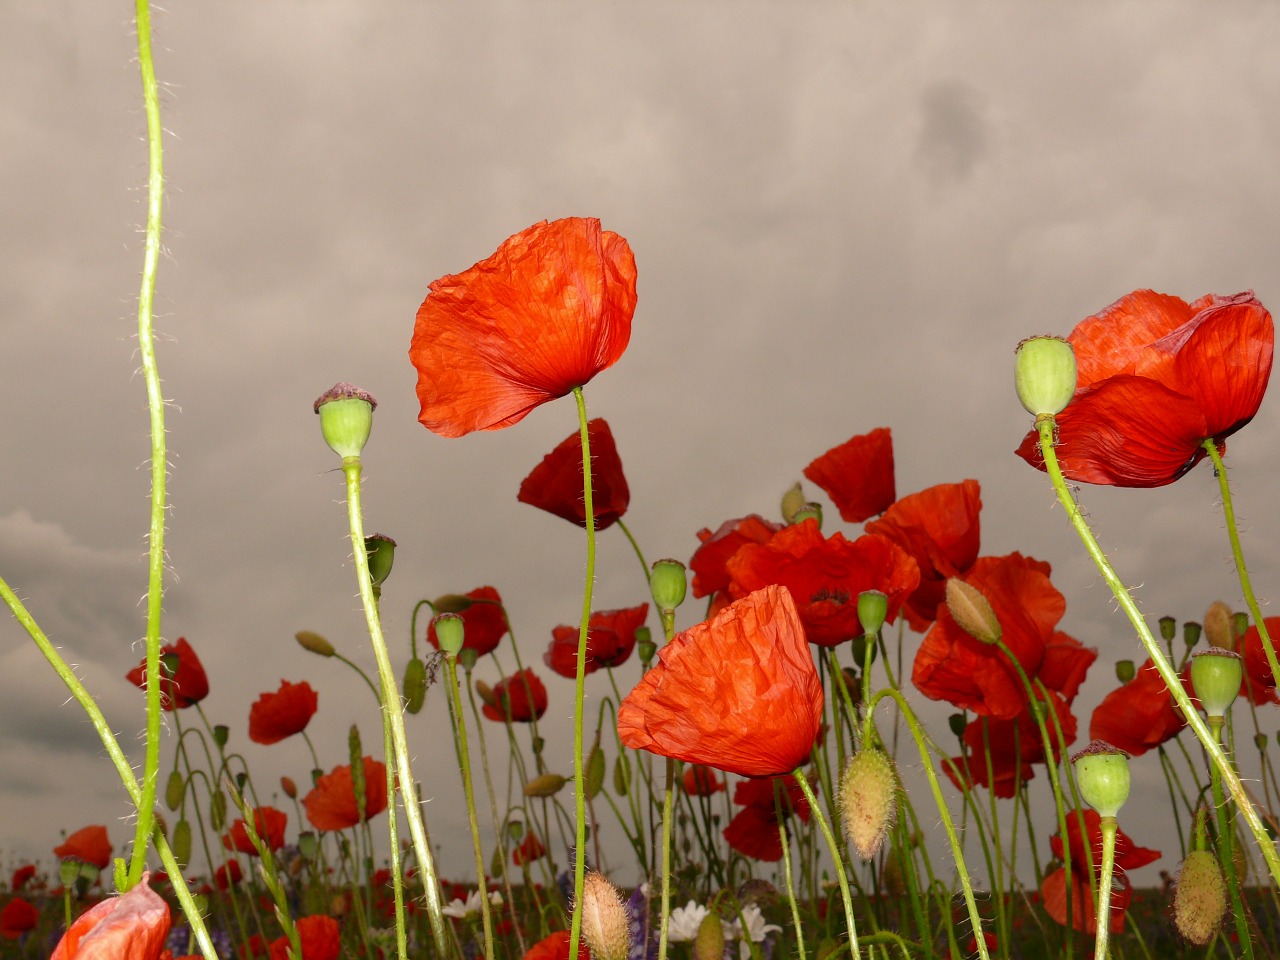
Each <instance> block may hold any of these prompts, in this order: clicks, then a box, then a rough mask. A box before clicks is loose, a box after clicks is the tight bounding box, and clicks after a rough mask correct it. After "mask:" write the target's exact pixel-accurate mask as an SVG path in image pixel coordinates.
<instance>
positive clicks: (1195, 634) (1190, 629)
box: [1182, 620, 1200, 649]
mask: <svg viewBox="0 0 1280 960" xmlns="http://www.w3.org/2000/svg"><path fill="white" fill-rule="evenodd" d="M1182 642H1183V643H1185V644H1186V645H1187V649H1190V648H1191V647H1194V646H1195V645H1196V644H1197V643H1199V642H1200V624H1198V623H1196V622H1195V621H1194V620H1188V621H1187V622H1186V623H1184V624H1183V625H1182Z"/></svg>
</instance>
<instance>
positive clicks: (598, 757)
mask: <svg viewBox="0 0 1280 960" xmlns="http://www.w3.org/2000/svg"><path fill="white" fill-rule="evenodd" d="M604 768H605V764H604V751H603V750H602V749H600V741H599V740H597V741H596V742H595V743H593V744H592V745H591V752H590V753H588V754H587V763H586V766H585V767H584V768H583V776H584V778H585V781H586V782H585V783H584V784H583V786H582V793H583V796H585V797H586V798H587V799H588V800H594V799H595V798H596V796H597V795H598V794H599V793H600V791H601V790H602V789H603V788H604Z"/></svg>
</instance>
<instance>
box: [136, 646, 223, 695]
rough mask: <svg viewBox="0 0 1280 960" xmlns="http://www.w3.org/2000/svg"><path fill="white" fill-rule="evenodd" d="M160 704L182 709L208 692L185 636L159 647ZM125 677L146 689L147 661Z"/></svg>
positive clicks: (201, 668)
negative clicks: (175, 641)
mask: <svg viewBox="0 0 1280 960" xmlns="http://www.w3.org/2000/svg"><path fill="white" fill-rule="evenodd" d="M160 656H161V663H160V673H161V679H160V706H161V707H162V708H163V709H164V710H169V711H172V710H174V709H178V710H183V709H185V708H187V707H191V706H195V705H196V704H197V703H199V702H200V701H201V700H203V699H204V698H205V697H207V696H208V695H209V678H208V677H207V676H205V672H204V666H203V665H202V664H201V663H200V658H199V657H197V656H196V652H195V650H193V649H191V644H189V643H187V639H186V637H179V638H178V642H177V643H174V644H169V645H168V646H164V647H161V648H160ZM125 679H126V680H128V681H129V682H130V683H132V684H133V685H134V686H135V687H137V688H138V689H140V690H145V689H147V661H146V658H145V657H144V658H143V659H142V662H141V663H139V664H138V665H137V666H136V667H134V668H133V669H132V670H130V671H129V672H128V673H126V674H125Z"/></svg>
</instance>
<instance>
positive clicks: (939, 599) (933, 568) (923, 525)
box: [865, 480, 982, 633]
mask: <svg viewBox="0 0 1280 960" xmlns="http://www.w3.org/2000/svg"><path fill="white" fill-rule="evenodd" d="M981 510H982V491H981V488H980V487H979V486H978V481H977V480H963V481H961V482H960V483H940V484H938V485H937V486H934V487H929V488H928V489H926V490H921V491H920V492H919V493H912V494H908V495H907V496H905V497H903V498H902V499H901V500H899V501H898V502H897V503H894V504H892V505H891V506H890V507H889V509H887V510H886V511H885V512H884V516H882V517H880V518H879V519H877V520H872V521H871V522H870V523H868V524H867V525H866V528H865V529H866V531H867V533H874V534H878V535H880V536H882V537H885V538H887V539H889V540H892V541H893V542H894V543H896V544H897V545H898V546H900V547H901V548H902V549H903V550H905V551H907V553H909V554H910V555H911V557H912V559H914V560H915V562H916V566H918V567H919V568H920V586H919V587H917V588H916V590H915V592H914V593H912V594H911V596H910V597H908V598H907V602H906V605H905V606H904V607H903V610H902V612H903V614H904V615H905V616H906V618H907V623H909V624H910V625H911V629H912V630H917V631H920V632H922V633H923V632H924V631H925V630H928V629H929V624H931V623H933V620H934V617H935V616H936V615H937V612H938V604H940V603H943V602H945V600H946V593H947V580H948V579H949V578H950V577H963V576H964V575H965V574H966V573H968V572H969V568H970V567H972V566H973V564H974V561H975V560H977V559H978V543H979V540H980V530H981V528H980V525H979V521H978V514H979V512H980V511H981Z"/></svg>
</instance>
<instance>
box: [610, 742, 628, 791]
mask: <svg viewBox="0 0 1280 960" xmlns="http://www.w3.org/2000/svg"><path fill="white" fill-rule="evenodd" d="M630 789H631V761H630V760H628V759H627V755H626V754H625V753H619V754H618V759H617V760H615V761H613V792H614V793H616V794H617V795H618V796H620V797H625V796H626V795H627V792H628V791H629V790H630Z"/></svg>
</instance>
